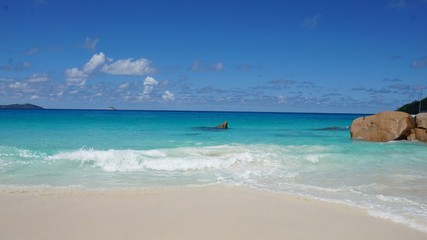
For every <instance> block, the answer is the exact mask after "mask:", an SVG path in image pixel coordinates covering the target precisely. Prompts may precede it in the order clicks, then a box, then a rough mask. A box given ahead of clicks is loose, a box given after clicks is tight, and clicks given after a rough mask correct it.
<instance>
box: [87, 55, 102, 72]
mask: <svg viewBox="0 0 427 240" xmlns="http://www.w3.org/2000/svg"><path fill="white" fill-rule="evenodd" d="M105 59H106V57H105V54H104V53H103V52H100V53H98V54H94V55H93V56H92V58H91V59H90V60H89V62H87V63H86V64H85V65H84V67H83V71H84V72H85V73H92V72H93V71H95V70H96V69H97V68H98V67H100V66H102V65H103V64H104V63H105Z"/></svg>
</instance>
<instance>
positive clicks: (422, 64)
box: [411, 57, 427, 68]
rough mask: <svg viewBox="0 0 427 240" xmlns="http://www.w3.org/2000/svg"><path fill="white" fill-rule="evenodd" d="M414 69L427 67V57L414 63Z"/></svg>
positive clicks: (412, 65)
mask: <svg viewBox="0 0 427 240" xmlns="http://www.w3.org/2000/svg"><path fill="white" fill-rule="evenodd" d="M411 67H412V68H424V67H427V57H423V58H420V59H417V60H415V61H413V62H412V64H411Z"/></svg>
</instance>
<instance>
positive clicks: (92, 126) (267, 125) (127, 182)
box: [0, 110, 427, 232]
mask: <svg viewBox="0 0 427 240" xmlns="http://www.w3.org/2000/svg"><path fill="white" fill-rule="evenodd" d="M359 116H361V115H351V114H308V113H242V112H240V113H236V112H170V111H90V110H34V111H33V110H26V111H22V110H21V111H19V110H2V111H0V186H1V187H7V188H23V187H25V188H27V187H36V188H37V187H43V188H44V187H58V188H73V189H74V188H84V189H116V188H119V189H123V188H153V187H154V188H155V187H170V186H189V185H192V186H194V185H198V186H203V185H211V184H222V183H225V184H234V185H244V186H250V187H254V188H258V189H265V190H269V191H275V192H279V193H283V194H290V195H297V196H303V197H307V198H315V199H320V200H323V201H329V202H335V203H341V204H346V205H350V206H354V207H358V208H361V209H364V210H366V211H368V212H369V214H371V215H373V216H376V217H380V218H385V219H389V220H392V221H395V222H398V223H402V224H405V225H407V226H410V227H412V228H415V229H418V230H421V231H425V232H427V144H424V143H419V142H405V141H401V142H388V143H369V142H363V141H358V140H352V139H350V134H349V129H348V127H349V126H350V125H351V122H352V120H354V119H355V118H357V117H359ZM224 120H228V121H229V129H227V130H219V129H215V128H213V127H215V126H216V125H218V124H220V123H222V122H223V121H224Z"/></svg>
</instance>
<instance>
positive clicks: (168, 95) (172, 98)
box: [162, 90, 175, 101]
mask: <svg viewBox="0 0 427 240" xmlns="http://www.w3.org/2000/svg"><path fill="white" fill-rule="evenodd" d="M162 98H163V100H165V101H175V95H174V94H173V93H171V92H170V91H168V90H166V91H165V93H164V94H163V95H162Z"/></svg>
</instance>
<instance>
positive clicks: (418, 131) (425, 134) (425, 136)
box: [415, 128, 427, 142]
mask: <svg viewBox="0 0 427 240" xmlns="http://www.w3.org/2000/svg"><path fill="white" fill-rule="evenodd" d="M415 136H416V138H417V140H418V141H423V142H427V129H424V128H415Z"/></svg>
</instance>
